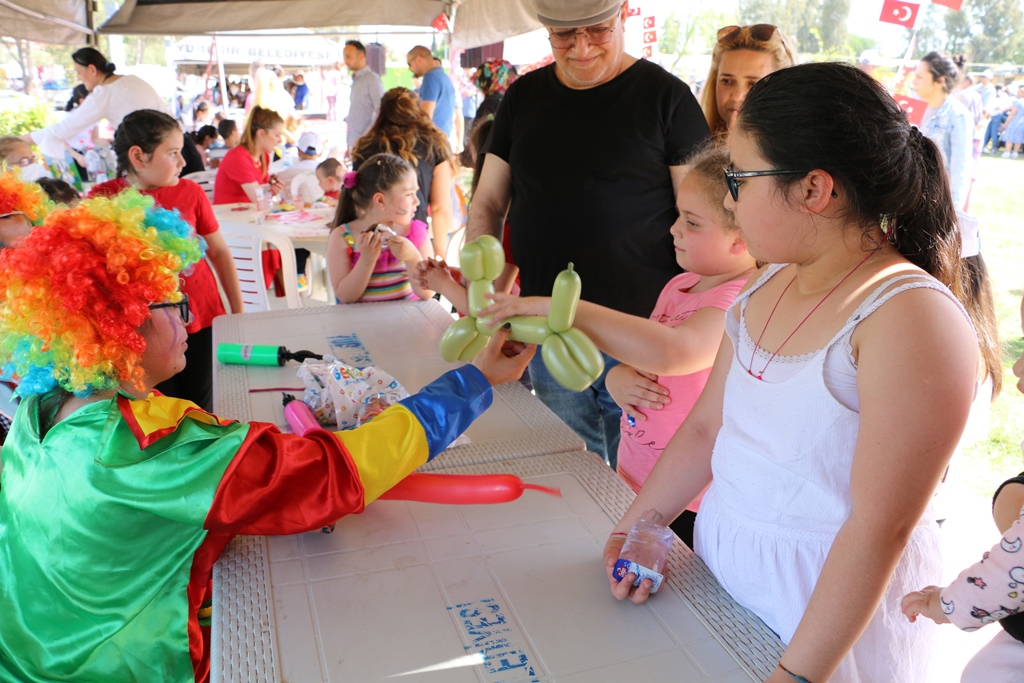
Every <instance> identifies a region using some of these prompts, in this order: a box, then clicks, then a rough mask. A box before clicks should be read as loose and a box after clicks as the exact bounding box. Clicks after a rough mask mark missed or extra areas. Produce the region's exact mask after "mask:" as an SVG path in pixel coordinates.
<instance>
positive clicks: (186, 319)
mask: <svg viewBox="0 0 1024 683" xmlns="http://www.w3.org/2000/svg"><path fill="white" fill-rule="evenodd" d="M158 308H177V309H178V312H179V313H180V314H181V322H183V323H185V324H186V325H188V324H189V323H190V322H191V321H192V313H191V312H190V311H189V310H188V294H185V295H184V296H182V297H181V301H176V302H174V303H171V302H170V301H165V302H164V303H162V304H150V305H149V310H151V311H155V310H156V309H158Z"/></svg>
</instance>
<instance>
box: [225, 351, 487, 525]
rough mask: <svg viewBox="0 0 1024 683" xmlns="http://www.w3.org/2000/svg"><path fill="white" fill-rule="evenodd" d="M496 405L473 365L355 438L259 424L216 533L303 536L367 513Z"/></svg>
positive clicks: (230, 474) (232, 470) (230, 475)
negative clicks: (299, 432)
mask: <svg viewBox="0 0 1024 683" xmlns="http://www.w3.org/2000/svg"><path fill="white" fill-rule="evenodd" d="M490 403H491V388H490V385H489V384H488V382H487V380H486V379H485V378H484V376H483V374H481V372H480V371H479V370H477V369H476V368H475V367H473V366H471V365H466V366H463V367H461V368H459V369H457V370H452V371H451V372H448V373H446V374H444V375H442V376H441V377H439V378H438V379H437V380H435V381H434V382H432V383H431V384H429V385H427V386H426V387H424V388H423V390H422V391H420V392H419V393H417V394H415V395H413V396H410V397H409V398H407V399H405V400H404V401H402V402H401V403H400V404H398V405H395V406H392V407H390V408H388V409H387V410H385V411H384V412H382V413H381V414H380V415H378V416H377V417H375V418H374V419H373V420H371V421H370V422H368V423H366V424H364V425H362V426H360V427H358V428H356V429H352V430H349V431H344V432H328V431H325V430H316V431H313V432H310V433H308V434H307V435H306V436H304V437H300V436H296V435H294V434H282V433H281V432H280V431H279V430H278V429H277V427H275V426H274V425H270V424H264V423H258V422H254V423H252V424H251V425H250V429H249V433H248V435H247V436H246V438H245V441H244V442H243V444H242V447H241V448H240V449H239V451H238V453H237V455H236V456H235V457H234V459H233V460H232V462H231V464H230V465H229V466H228V468H227V471H226V472H225V473H224V477H223V478H222V480H221V483H220V486H219V487H218V489H217V494H216V495H215V497H214V499H213V505H212V506H211V508H210V511H209V514H208V515H207V518H206V524H205V527H206V528H207V529H209V530H211V531H217V532H228V533H235V534H275V535H279V534H294V533H300V532H303V531H311V530H314V529H319V528H320V527H322V526H324V525H325V524H331V523H333V522H336V521H337V520H338V519H340V518H341V517H344V516H345V515H347V514H349V513H352V512H360V511H362V509H363V508H364V507H365V506H366V505H367V504H368V503H370V502H372V501H374V500H376V499H377V498H379V497H380V495H381V494H383V493H384V492H385V491H387V490H388V489H390V488H391V487H393V486H394V485H395V484H397V483H398V482H399V481H401V480H402V479H404V478H405V477H406V476H407V475H408V474H409V473H410V472H412V471H413V470H414V469H416V468H417V467H419V466H420V465H422V464H423V463H424V462H426V461H427V460H429V459H430V458H433V457H434V456H435V455H437V454H438V453H440V452H441V451H442V450H444V449H445V448H447V447H448V445H449V444H450V443H451V442H452V441H454V440H455V438H456V437H457V436H458V435H459V434H461V433H462V432H463V431H465V429H466V428H467V427H468V426H469V425H470V424H471V423H472V422H473V420H475V419H476V418H477V417H478V416H479V415H480V414H481V413H483V412H484V411H485V410H486V409H487V408H488V407H489V406H490Z"/></svg>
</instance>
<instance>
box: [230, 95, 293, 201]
mask: <svg viewBox="0 0 1024 683" xmlns="http://www.w3.org/2000/svg"><path fill="white" fill-rule="evenodd" d="M283 129H284V120H283V119H282V118H281V116H280V115H279V114H278V113H277V112H276V111H274V110H273V109H265V108H264V107H260V106H256V107H253V108H252V111H250V112H249V120H248V121H247V122H246V124H245V131H244V132H243V133H242V139H241V141H239V143H238V146H237V147H232V148H231V150H230V151H229V152H228V153H227V154H225V155H224V158H223V159H221V162H220V166H218V167H217V180H216V182H215V183H214V185H213V203H214V204H234V203H236V202H249V203H252V204H255V203H256V190H257V188H259V186H260V185H266V184H268V183H269V184H270V188H271V190H272V191H273V192H275V193H276V192H280V191H281V189H282V185H281V183H280V182H279V181H278V180H277V176H272V175H270V161H271V155H272V154H273V153H274V148H275V147H277V146H278V145H279V144H280V143H281V131H282V130H283Z"/></svg>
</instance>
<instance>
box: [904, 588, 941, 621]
mask: <svg viewBox="0 0 1024 683" xmlns="http://www.w3.org/2000/svg"><path fill="white" fill-rule="evenodd" d="M902 607H903V614H904V615H906V617H907V619H909V620H910V623H914V622H915V621H917V618H918V617H919V616H922V617H928V618H929V619H931V620H932V621H934V622H935V623H936V624H948V623H949V617H947V616H946V614H945V612H943V611H942V589H941V588H939V587H938V586H926V587H925V588H922V589H921V590H919V591H914V592H913V593H907V594H906V595H904V596H903V605H902Z"/></svg>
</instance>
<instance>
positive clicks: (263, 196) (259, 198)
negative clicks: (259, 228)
mask: <svg viewBox="0 0 1024 683" xmlns="http://www.w3.org/2000/svg"><path fill="white" fill-rule="evenodd" d="M266 211H267V192H266V190H264V189H263V186H262V185H257V186H256V225H262V224H263V223H264V222H265V221H266Z"/></svg>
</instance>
